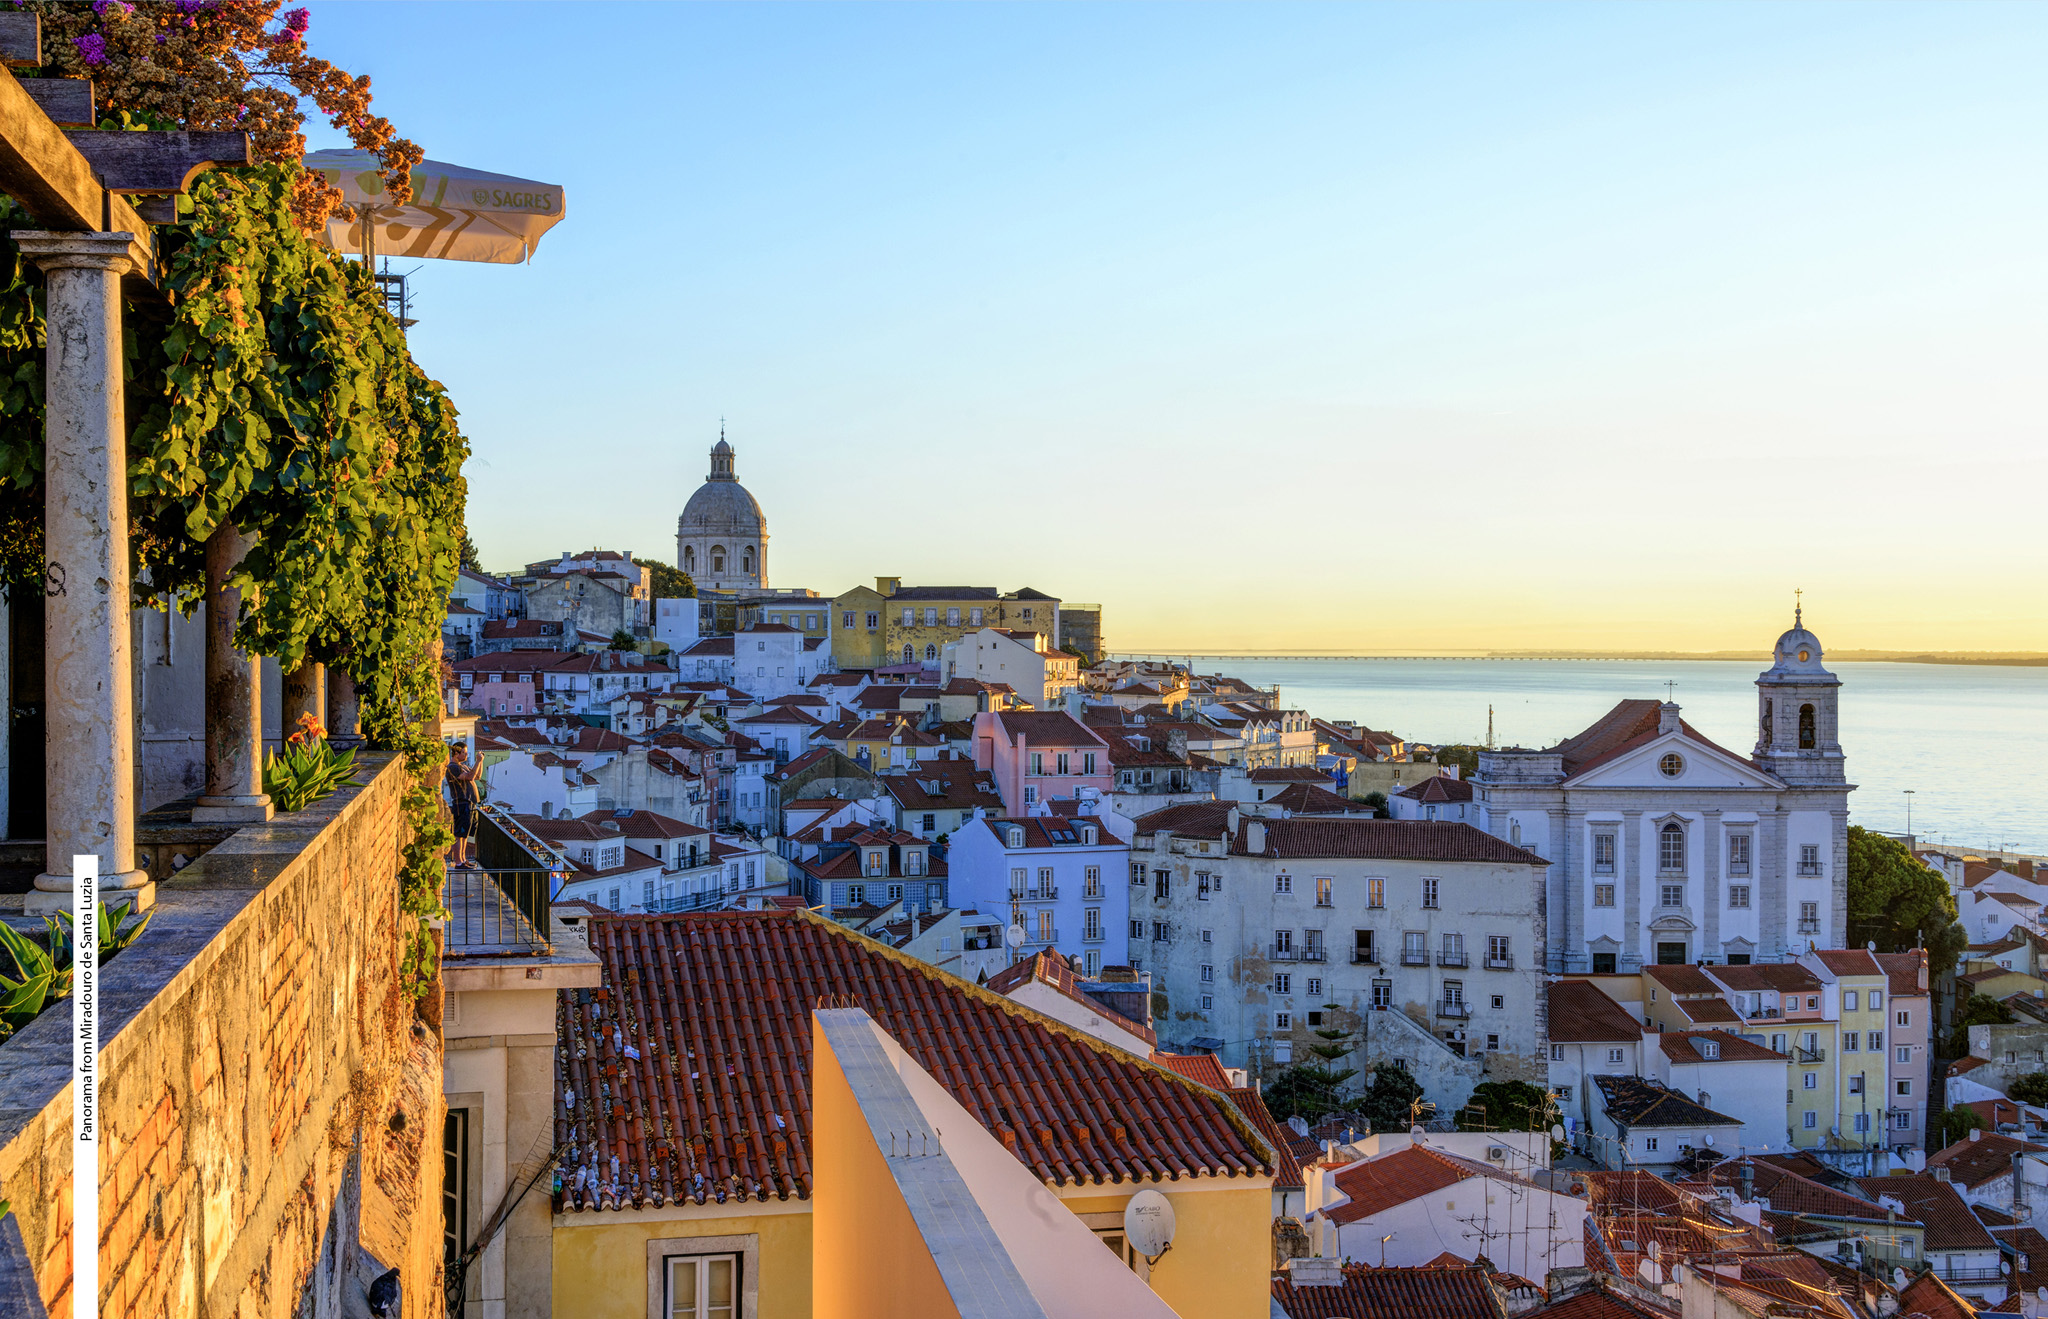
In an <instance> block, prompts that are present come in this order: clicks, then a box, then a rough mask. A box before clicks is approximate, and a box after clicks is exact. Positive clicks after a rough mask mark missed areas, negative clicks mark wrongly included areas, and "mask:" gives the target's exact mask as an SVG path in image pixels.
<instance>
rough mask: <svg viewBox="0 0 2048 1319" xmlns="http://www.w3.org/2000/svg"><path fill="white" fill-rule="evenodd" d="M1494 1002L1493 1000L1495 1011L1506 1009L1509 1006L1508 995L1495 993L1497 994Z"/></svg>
mask: <svg viewBox="0 0 2048 1319" xmlns="http://www.w3.org/2000/svg"><path fill="white" fill-rule="evenodd" d="M1492 1002H1493V1010H1494V1011H1495V1012H1500V1011H1502V1010H1504V1009H1505V1008H1506V1007H1507V1005H1508V1000H1507V995H1505V994H1495V995H1494V996H1493V1000H1492Z"/></svg>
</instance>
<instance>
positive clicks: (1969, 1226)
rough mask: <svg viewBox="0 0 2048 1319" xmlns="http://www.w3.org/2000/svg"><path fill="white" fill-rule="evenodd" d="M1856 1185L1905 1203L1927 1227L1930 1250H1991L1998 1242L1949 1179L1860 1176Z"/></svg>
mask: <svg viewBox="0 0 2048 1319" xmlns="http://www.w3.org/2000/svg"><path fill="white" fill-rule="evenodd" d="M1929 1162H1930V1163H1931V1162H1933V1160H1932V1159H1930V1160H1929ZM1856 1184H1857V1185H1858V1186H1860V1187H1862V1188H1863V1192H1864V1194H1866V1195H1868V1196H1869V1197H1870V1198H1871V1199H1872V1200H1876V1199H1877V1197H1878V1196H1880V1195H1888V1196H1891V1197H1892V1198H1893V1199H1895V1200H1897V1201H1899V1202H1900V1203H1901V1204H1903V1205H1905V1206H1906V1213H1907V1214H1908V1215H1909V1216H1911V1217H1913V1218H1916V1219H1918V1220H1919V1221H1920V1223H1921V1224H1922V1225H1923V1226H1925V1227H1926V1229H1927V1248H1928V1249H1929V1250H1991V1249H1993V1248H1994V1247H1995V1246H1996V1245H1997V1243H1996V1242H1994V1241H1992V1239H1991V1234H1990V1233H1989V1232H1986V1231H1985V1230H1984V1225H1983V1224H1982V1223H1980V1222H1978V1221H1977V1216H1976V1215H1975V1214H1972V1213H1971V1212H1970V1207H1969V1206H1968V1205H1967V1204H1965V1203H1963V1197H1962V1196H1961V1194H1959V1193H1958V1192H1957V1191H1956V1188H1955V1187H1954V1186H1952V1185H1951V1184H1949V1183H1948V1182H1940V1181H1936V1180H1935V1179H1934V1178H1932V1177H1930V1176H1928V1175H1927V1174H1925V1173H1916V1174H1914V1175H1912V1176H1910V1177H1858V1178H1857V1179H1856Z"/></svg>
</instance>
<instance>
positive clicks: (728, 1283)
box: [662, 1254, 740, 1319]
mask: <svg viewBox="0 0 2048 1319" xmlns="http://www.w3.org/2000/svg"><path fill="white" fill-rule="evenodd" d="M662 1265H663V1272H664V1273H665V1274H666V1278H665V1283H664V1285H665V1288H666V1291H667V1296H666V1299H665V1300H664V1301H663V1307H662V1315H663V1316H664V1319H739V1313H740V1257H739V1256H738V1255H736V1254H734V1255H670V1256H667V1257H666V1258H664V1259H663V1260H662Z"/></svg>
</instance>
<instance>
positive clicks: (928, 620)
mask: <svg viewBox="0 0 2048 1319" xmlns="http://www.w3.org/2000/svg"><path fill="white" fill-rule="evenodd" d="M924 625H925V626H926V627H937V626H938V625H939V611H938V608H937V606H935V605H927V606H926V607H925V611H924Z"/></svg>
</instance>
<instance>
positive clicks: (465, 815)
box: [448, 742, 477, 870]
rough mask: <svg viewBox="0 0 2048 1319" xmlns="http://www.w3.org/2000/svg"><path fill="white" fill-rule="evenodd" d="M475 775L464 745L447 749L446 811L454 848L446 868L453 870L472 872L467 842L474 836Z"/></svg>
mask: <svg viewBox="0 0 2048 1319" xmlns="http://www.w3.org/2000/svg"><path fill="white" fill-rule="evenodd" d="M476 772H477V767H476V766H475V765H472V764H470V763H469V747H468V746H467V745H466V744H465V743H462V742H457V743H456V744H455V745H453V746H451V747H449V748H448V808H449V811H450V812H451V813H452V814H453V815H454V816H455V846H454V848H453V849H452V851H451V852H450V855H449V858H448V864H449V865H451V866H453V867H455V868H456V869H457V870H474V869H476V863H475V862H474V861H471V860H470V859H469V840H470V838H471V837H472V836H474V835H475V833H476Z"/></svg>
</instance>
